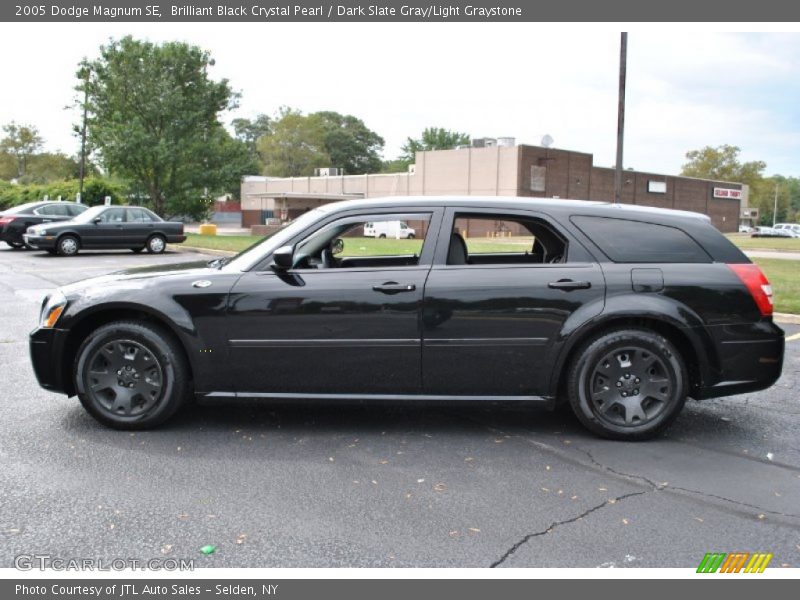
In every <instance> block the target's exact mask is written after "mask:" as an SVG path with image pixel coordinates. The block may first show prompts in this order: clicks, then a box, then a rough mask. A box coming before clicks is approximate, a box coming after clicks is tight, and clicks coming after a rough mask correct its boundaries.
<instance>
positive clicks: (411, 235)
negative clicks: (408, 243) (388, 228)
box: [406, 233, 415, 240]
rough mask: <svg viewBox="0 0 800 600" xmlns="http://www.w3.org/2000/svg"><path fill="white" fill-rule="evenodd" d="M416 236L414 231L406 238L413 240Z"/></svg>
mask: <svg viewBox="0 0 800 600" xmlns="http://www.w3.org/2000/svg"><path fill="white" fill-rule="evenodd" d="M414 237H415V236H414V234H413V233H409V234H408V236H406V239H407V240H413V239H414Z"/></svg>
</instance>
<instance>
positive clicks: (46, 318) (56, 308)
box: [39, 290, 67, 329]
mask: <svg viewBox="0 0 800 600" xmlns="http://www.w3.org/2000/svg"><path fill="white" fill-rule="evenodd" d="M66 307H67V298H66V296H64V294H63V293H62V292H61V290H56V291H55V292H53V293H52V294H50V295H49V296H48V297H47V298H45V299H44V302H43V303H42V314H41V315H40V316H39V327H41V328H43V329H52V328H53V327H55V324H56V322H58V319H59V317H61V313H63V312H64V309H65V308H66Z"/></svg>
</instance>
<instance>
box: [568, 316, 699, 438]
mask: <svg viewBox="0 0 800 600" xmlns="http://www.w3.org/2000/svg"><path fill="white" fill-rule="evenodd" d="M687 387H688V376H687V373H686V367H685V365H684V363H683V360H682V359H681V357H680V355H679V353H678V350H677V349H676V348H675V347H674V345H673V344H672V343H671V342H670V341H669V340H667V339H666V338H665V337H663V336H661V335H659V334H657V333H656V332H653V331H648V330H638V329H630V330H619V331H611V332H607V333H605V334H603V335H601V336H599V337H598V338H596V339H594V340H593V341H591V342H590V343H588V344H587V345H585V346H584V348H583V349H582V350H581V351H579V353H578V355H577V358H576V360H575V361H574V362H573V365H572V368H571V369H570V372H569V373H568V379H567V392H568V396H569V401H570V404H571V405H572V409H573V411H574V412H575V414H576V416H577V417H578V419H579V420H580V421H581V422H582V423H583V424H584V425H585V426H586V427H588V428H589V429H590V430H592V431H593V432H595V433H597V434H599V435H601V436H604V437H608V438H613V439H623V440H638V439H647V438H651V437H653V436H655V435H656V434H657V433H659V432H660V431H662V430H663V429H664V428H666V427H667V426H668V425H669V424H670V423H671V422H672V421H673V420H674V419H675V418H676V417H677V415H678V413H679V412H680V410H681V409H682V408H683V405H684V403H685V401H686V390H687Z"/></svg>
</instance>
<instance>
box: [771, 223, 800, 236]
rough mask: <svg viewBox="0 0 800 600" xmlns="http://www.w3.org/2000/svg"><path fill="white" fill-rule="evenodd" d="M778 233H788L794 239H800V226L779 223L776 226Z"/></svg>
mask: <svg viewBox="0 0 800 600" xmlns="http://www.w3.org/2000/svg"><path fill="white" fill-rule="evenodd" d="M775 229H777V230H778V231H788V232H789V235H790V236H791V237H793V238H799V237H800V225H798V224H797V223H778V224H777V225H775Z"/></svg>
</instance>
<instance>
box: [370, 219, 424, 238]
mask: <svg viewBox="0 0 800 600" xmlns="http://www.w3.org/2000/svg"><path fill="white" fill-rule="evenodd" d="M416 236H417V232H416V231H415V230H414V229H413V228H411V227H409V226H408V224H407V223H406V222H405V221H375V222H371V223H364V237H371V238H396V239H401V240H413V239H414V238H415V237H416Z"/></svg>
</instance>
